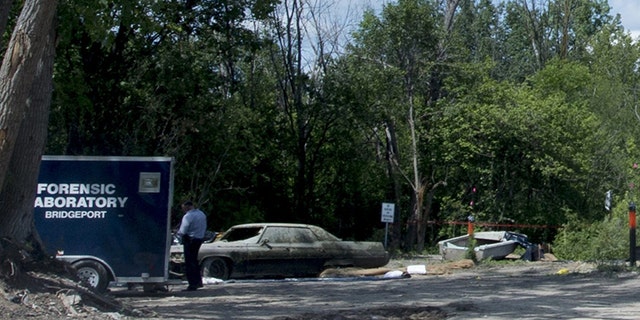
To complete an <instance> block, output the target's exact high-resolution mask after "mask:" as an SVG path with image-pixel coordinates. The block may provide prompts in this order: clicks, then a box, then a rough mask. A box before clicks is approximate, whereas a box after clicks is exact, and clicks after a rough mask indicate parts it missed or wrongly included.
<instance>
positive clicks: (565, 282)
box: [112, 260, 640, 320]
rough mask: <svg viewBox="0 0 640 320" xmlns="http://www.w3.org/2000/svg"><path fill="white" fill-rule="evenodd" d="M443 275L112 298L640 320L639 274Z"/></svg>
mask: <svg viewBox="0 0 640 320" xmlns="http://www.w3.org/2000/svg"><path fill="white" fill-rule="evenodd" d="M420 263H421V264H424V265H426V266H427V267H428V268H429V267H435V266H437V265H436V264H437V263H435V264H434V262H433V261H429V260H417V261H392V262H391V263H390V265H388V267H390V269H396V270H406V269H404V268H403V266H404V267H406V266H407V265H412V264H420ZM440 266H446V265H444V264H442V263H440ZM429 270H435V269H429ZM439 270H445V271H441V272H430V273H429V274H426V275H416V274H414V275H411V277H410V278H395V279H381V277H371V276H367V277H360V278H339V279H335V278H334V279H328V280H324V279H305V280H280V281H273V280H272V281H269V280H262V281H259V280H256V281H228V282H223V283H217V284H209V285H206V286H205V287H204V288H203V289H202V290H199V291H196V292H181V291H180V290H181V289H183V286H171V287H170V288H169V291H168V292H160V293H153V294H150V293H145V292H142V291H141V290H133V291H131V290H126V289H124V288H115V289H114V290H113V291H112V294H113V295H114V296H116V297H117V299H118V300H120V301H122V302H124V303H127V304H129V305H132V306H134V307H136V308H144V309H146V310H152V311H154V312H155V313H156V314H157V317H158V318H164V319H271V320H275V319H278V320H280V319H290V320H293V319H308V320H313V319H327V320H328V319H432V320H433V319H505V320H506V319H509V320H511V319H640V275H639V274H638V273H637V272H635V271H616V272H601V271H595V267H594V266H593V265H591V264H587V263H579V262H544V261H538V262H517V263H507V264H496V263H491V264H489V265H480V266H476V267H472V268H468V269H459V268H457V267H452V268H449V269H446V268H445V269H439Z"/></svg>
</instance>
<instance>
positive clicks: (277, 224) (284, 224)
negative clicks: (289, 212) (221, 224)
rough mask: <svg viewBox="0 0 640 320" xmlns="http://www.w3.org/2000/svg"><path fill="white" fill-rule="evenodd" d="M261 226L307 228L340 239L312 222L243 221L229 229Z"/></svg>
mask: <svg viewBox="0 0 640 320" xmlns="http://www.w3.org/2000/svg"><path fill="white" fill-rule="evenodd" d="M262 227H287V228H309V229H311V230H312V231H313V232H315V233H316V235H318V236H320V237H322V238H325V239H333V240H341V239H340V238H338V237H336V235H334V234H332V233H331V232H329V231H327V230H325V229H323V228H322V227H319V226H316V225H312V224H304V223H287V222H253V223H244V224H237V225H235V226H232V227H231V228H229V230H231V229H242V228H262Z"/></svg>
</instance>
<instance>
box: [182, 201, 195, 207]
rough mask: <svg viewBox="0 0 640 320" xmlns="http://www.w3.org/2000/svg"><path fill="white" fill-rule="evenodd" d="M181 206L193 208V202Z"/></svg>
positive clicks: (186, 202)
mask: <svg viewBox="0 0 640 320" xmlns="http://www.w3.org/2000/svg"><path fill="white" fill-rule="evenodd" d="M182 205H183V206H185V207H193V202H191V201H185V202H184V203H183V204H182Z"/></svg>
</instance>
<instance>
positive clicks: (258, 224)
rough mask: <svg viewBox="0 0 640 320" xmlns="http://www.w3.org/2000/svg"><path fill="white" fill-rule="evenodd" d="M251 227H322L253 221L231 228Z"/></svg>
mask: <svg viewBox="0 0 640 320" xmlns="http://www.w3.org/2000/svg"><path fill="white" fill-rule="evenodd" d="M251 227H298V228H301V227H304V228H320V227H318V226H314V225H310V224H304V223H287V222H252V223H243V224H237V225H234V226H232V227H231V228H251Z"/></svg>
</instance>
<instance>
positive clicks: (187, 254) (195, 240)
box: [178, 201, 207, 291]
mask: <svg viewBox="0 0 640 320" xmlns="http://www.w3.org/2000/svg"><path fill="white" fill-rule="evenodd" d="M182 211H183V212H184V216H183V217H182V222H181V223H180V230H178V236H179V237H182V246H183V250H184V264H185V269H186V270H185V271H186V273H187V281H189V286H188V287H187V288H186V289H184V290H183V291H196V290H198V288H202V275H201V274H200V264H199V263H198V251H200V246H201V245H202V241H203V239H204V233H205V231H206V230H207V216H205V215H204V212H202V211H201V210H199V209H196V208H195V206H194V205H193V202H191V201H186V202H185V203H183V204H182Z"/></svg>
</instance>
